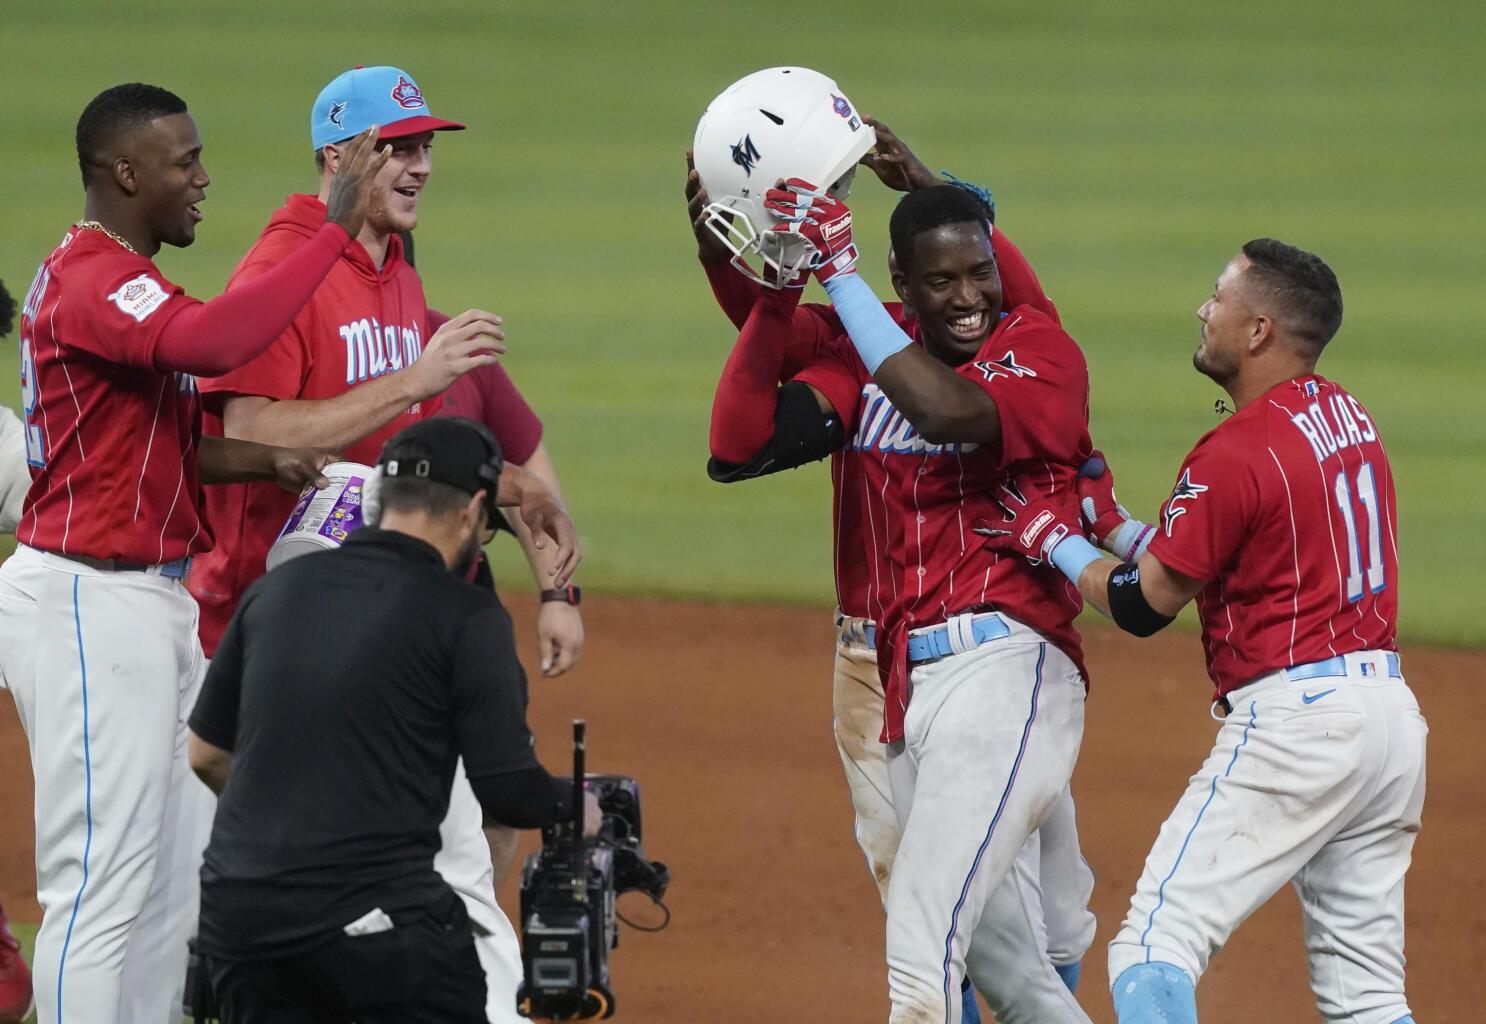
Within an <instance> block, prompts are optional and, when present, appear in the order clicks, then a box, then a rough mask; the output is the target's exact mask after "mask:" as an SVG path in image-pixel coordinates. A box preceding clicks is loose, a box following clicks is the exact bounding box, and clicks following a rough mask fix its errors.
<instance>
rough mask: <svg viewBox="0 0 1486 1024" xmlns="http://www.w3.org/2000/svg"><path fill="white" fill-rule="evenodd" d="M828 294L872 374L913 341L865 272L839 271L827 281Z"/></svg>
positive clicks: (852, 341)
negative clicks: (842, 272) (888, 308)
mask: <svg viewBox="0 0 1486 1024" xmlns="http://www.w3.org/2000/svg"><path fill="white" fill-rule="evenodd" d="M826 294H827V295H829V296H830V297H831V303H832V304H833V305H834V306H835V307H836V313H837V314H838V315H839V316H840V317H841V322H842V323H843V324H845V325H846V333H847V334H849V335H851V343H852V344H853V345H855V346H856V350H857V353H858V354H859V355H860V356H861V357H862V362H864V363H866V364H867V370H868V372H869V373H872V374H874V375H875V374H876V373H877V368H878V367H879V366H881V365H882V364H883V362H884V361H885V360H886V359H887V357H888V356H891V355H895V354H897V353H899V352H901V351H903V350H904V349H905V348H907V347H908V346H909V345H912V344H913V341H912V340H911V339H910V338H909V337H908V335H906V334H904V333H903V328H901V327H899V326H898V325H897V323H896V322H895V321H894V320H893V318H892V316H891V315H889V313H888V311H887V310H886V309H884V308H883V306H882V303H881V302H879V301H877V296H876V295H873V294H872V288H871V286H870V285H868V284H867V282H866V281H863V280H862V275H860V274H855V273H853V274H837V275H836V276H835V277H833V278H831V279H830V280H829V281H827V282H826Z"/></svg>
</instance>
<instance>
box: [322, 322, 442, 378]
mask: <svg viewBox="0 0 1486 1024" xmlns="http://www.w3.org/2000/svg"><path fill="white" fill-rule="evenodd" d="M340 335H341V340H343V341H344V342H345V343H346V383H347V384H360V383H361V382H363V381H368V380H373V379H375V378H377V377H380V376H382V375H383V374H384V373H393V372H394V371H397V370H401V369H402V368H403V367H404V366H410V365H412V363H413V361H414V360H416V359H417V358H418V356H419V354H420V353H422V351H423V332H422V330H420V329H419V327H418V325H417V324H414V325H413V326H411V327H399V326H397V325H396V324H387V325H386V326H383V325H382V324H380V323H379V322H378V321H377V318H376V317H372V318H371V319H370V320H368V319H367V318H365V317H362V318H361V319H360V320H352V321H351V322H350V323H348V324H341V326H340Z"/></svg>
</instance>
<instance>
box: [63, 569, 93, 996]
mask: <svg viewBox="0 0 1486 1024" xmlns="http://www.w3.org/2000/svg"><path fill="white" fill-rule="evenodd" d="M81 579H82V577H80V576H74V577H72V621H73V623H74V624H75V625H76V627H77V662H78V665H79V667H80V668H81V669H82V679H83V683H82V685H83V776H84V789H83V793H84V798H83V800H84V802H83V808H84V813H85V815H86V817H87V822H88V832H87V838H86V839H85V840H84V841H83V880H82V883H81V884H79V885H78V887H77V895H76V896H74V897H73V899H72V916H71V917H70V918H68V920H67V935H66V937H65V938H64V939H63V940H62V956H61V959H60V960H59V961H58V963H57V1021H58V1024H60V1022H61V1021H62V1019H63V1017H62V976H63V973H64V972H65V970H66V968H67V947H68V946H70V945H71V944H72V926H73V925H75V924H77V912H78V908H79V907H81V906H82V902H83V890H85V889H86V888H87V887H88V857H89V855H90V854H91V853H92V851H93V753H92V749H91V748H90V746H89V742H88V659H87V656H86V655H85V654H84V653H83V618H82V613H81V612H80V611H79V609H78V604H77V586H78V582H79V581H80V580H81Z"/></svg>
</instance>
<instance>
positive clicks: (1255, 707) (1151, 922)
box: [1140, 700, 1259, 963]
mask: <svg viewBox="0 0 1486 1024" xmlns="http://www.w3.org/2000/svg"><path fill="white" fill-rule="evenodd" d="M1258 717H1259V702H1258V701H1257V700H1256V701H1254V703H1252V704H1250V705H1249V724H1248V725H1246V726H1244V727H1243V738H1242V739H1240V740H1239V741H1238V746H1236V747H1234V748H1233V757H1232V758H1230V759H1229V761H1228V767H1227V768H1225V769H1223V774H1222V775H1221V776H1219V775H1214V776H1213V784H1212V788H1211V789H1209V790H1208V793H1207V800H1206V801H1204V802H1203V804H1202V809H1201V810H1200V811H1198V812H1197V818H1196V820H1194V821H1193V822H1192V827H1191V828H1189V829H1187V835H1186V838H1185V839H1183V840H1182V848H1181V849H1180V850H1178V851H1177V855H1176V862H1175V863H1173V864H1172V865H1171V870H1170V871H1168V872H1166V877H1165V878H1163V879H1161V885H1160V887H1159V888H1158V889H1157V890H1156V905H1155V906H1154V907H1152V908H1151V916H1150V917H1148V918H1146V922H1145V931H1143V932H1141V933H1140V944H1141V945H1142V946H1145V962H1146V963H1150V962H1151V947H1150V946H1149V945H1148V944H1147V943H1146V939H1147V938H1149V937H1150V934H1151V929H1152V928H1153V927H1155V925H1156V913H1157V911H1159V910H1160V909H1161V907H1162V906H1164V905H1165V903H1166V883H1167V882H1169V881H1171V879H1172V878H1173V876H1175V875H1176V869H1177V868H1179V867H1181V864H1182V858H1183V857H1185V856H1186V855H1187V844H1189V843H1190V842H1191V841H1192V836H1193V835H1194V834H1195V833H1196V832H1197V826H1198V825H1200V824H1202V816H1203V815H1204V814H1206V813H1207V809H1208V807H1210V806H1211V805H1212V802H1213V798H1214V797H1216V796H1217V795H1218V779H1220V778H1223V779H1226V778H1227V777H1228V776H1229V775H1231V774H1233V766H1234V765H1235V764H1237V763H1238V752H1239V751H1240V750H1242V749H1243V748H1244V744H1245V743H1248V742H1249V730H1250V729H1252V728H1254V722H1255V721H1256V720H1257V719H1258Z"/></svg>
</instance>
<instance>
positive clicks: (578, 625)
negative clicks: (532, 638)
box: [537, 601, 583, 679]
mask: <svg viewBox="0 0 1486 1024" xmlns="http://www.w3.org/2000/svg"><path fill="white" fill-rule="evenodd" d="M537 652H538V653H539V654H540V655H541V658H542V675H544V676H546V677H547V678H548V679H555V678H556V677H557V676H560V675H562V674H563V673H564V672H566V671H567V670H568V669H570V668H572V667H573V666H574V665H576V664H578V659H579V658H581V657H582V656H583V615H582V613H580V612H579V611H578V609H577V608H575V607H574V606H572V605H570V604H568V603H567V602H565V601H543V602H542V608H541V610H540V611H538V612H537Z"/></svg>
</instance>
